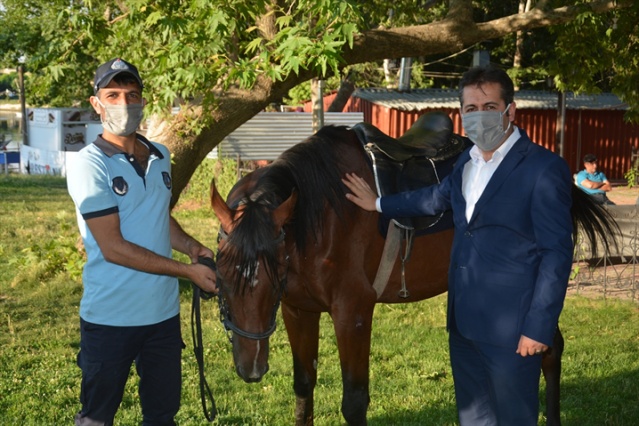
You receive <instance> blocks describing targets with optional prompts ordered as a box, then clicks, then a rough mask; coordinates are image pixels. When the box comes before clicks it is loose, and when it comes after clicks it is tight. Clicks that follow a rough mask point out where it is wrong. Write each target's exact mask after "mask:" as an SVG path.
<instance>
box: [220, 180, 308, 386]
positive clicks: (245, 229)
mask: <svg viewBox="0 0 639 426" xmlns="http://www.w3.org/2000/svg"><path fill="white" fill-rule="evenodd" d="M233 194H242V190H237V189H236V190H235V191H234V192H233ZM262 195H263V194H261V193H258V192H254V193H253V194H252V195H248V196H246V195H242V196H241V199H238V200H233V198H234V197H233V196H230V197H229V201H230V203H231V205H233V206H235V205H236V206H237V207H235V208H231V207H229V205H227V203H226V202H225V201H224V200H223V199H222V197H221V196H220V194H219V193H218V192H217V190H216V188H215V184H214V183H212V184H211V206H212V207H213V211H214V212H215V214H216V215H217V217H218V219H219V221H220V232H219V237H218V252H217V286H218V289H219V293H218V301H219V307H220V316H221V321H222V322H223V324H224V327H225V328H226V329H227V331H228V332H229V335H230V336H229V337H230V339H231V342H232V345H233V361H234V362H235V369H236V371H237V374H238V375H239V376H240V377H241V378H242V379H244V380H245V381H246V382H257V381H260V380H261V379H262V376H264V374H266V372H267V371H268V351H269V340H268V339H269V336H270V335H271V334H272V333H273V332H274V331H275V318H276V313H277V310H278V308H279V304H280V300H281V298H282V292H283V291H284V288H285V285H286V273H287V268H288V256H287V253H286V244H285V243H286V242H285V237H286V236H285V233H284V224H285V223H286V222H287V221H288V220H289V218H290V217H291V215H292V213H293V210H294V207H295V201H296V196H295V194H292V195H291V196H290V197H289V198H288V199H287V200H285V201H284V202H282V203H281V204H279V205H276V206H274V205H272V204H271V203H270V202H269V200H272V197H268V196H262Z"/></svg>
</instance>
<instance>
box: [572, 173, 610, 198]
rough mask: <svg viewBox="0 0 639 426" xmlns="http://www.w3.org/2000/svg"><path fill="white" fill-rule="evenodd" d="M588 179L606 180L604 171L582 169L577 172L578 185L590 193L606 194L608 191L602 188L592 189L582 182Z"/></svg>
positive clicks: (591, 180)
mask: <svg viewBox="0 0 639 426" xmlns="http://www.w3.org/2000/svg"><path fill="white" fill-rule="evenodd" d="M586 179H588V180H589V181H590V182H604V181H606V180H608V179H606V175H605V174H604V173H603V172H600V171H596V172H594V173H588V172H587V171H586V170H582V171H580V172H579V173H577V185H578V186H579V188H580V189H581V190H583V191H585V192H587V193H588V194H604V193H605V192H606V191H604V190H602V189H592V188H586V187H585V186H583V185H582V184H581V182H583V181H584V180H586Z"/></svg>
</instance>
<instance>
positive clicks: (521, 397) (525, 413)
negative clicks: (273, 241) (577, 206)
mask: <svg viewBox="0 0 639 426" xmlns="http://www.w3.org/2000/svg"><path fill="white" fill-rule="evenodd" d="M460 101H461V111H460V112H461V117H462V125H463V127H464V130H465V132H466V135H467V136H468V138H469V139H470V140H471V141H472V142H473V143H474V146H473V147H472V148H470V149H469V150H467V151H465V152H464V153H462V155H461V156H460V157H459V159H458V160H457V163H456V164H455V167H454V170H453V171H452V173H451V174H450V175H449V176H447V177H446V178H444V179H443V180H442V182H441V183H440V184H439V185H433V186H430V187H428V188H422V189H418V190H416V191H411V192H405V193H400V194H396V195H391V196H384V197H382V198H377V195H376V194H375V193H374V192H373V191H372V190H371V189H370V187H369V186H368V184H367V183H366V182H365V181H364V180H363V179H361V178H360V177H358V176H356V175H353V174H347V175H346V177H345V179H344V183H345V185H347V187H348V188H349V189H350V191H351V192H352V193H351V194H348V195H347V198H348V199H349V200H351V201H353V202H354V203H355V204H357V205H359V206H360V207H362V208H364V209H366V210H369V211H375V210H377V211H380V212H383V213H384V214H386V215H388V216H392V217H393V216H394V217H408V216H421V215H435V214H438V213H440V212H443V211H445V210H448V209H452V213H453V221H454V225H455V237H454V241H453V247H452V251H451V261H450V268H449V287H448V321H447V326H448V330H449V347H450V358H451V366H452V370H453V379H454V382H455V396H456V400H457V411H458V415H459V420H460V424H461V425H462V426H476V425H517V426H536V425H537V418H538V412H539V397H538V392H539V376H540V371H541V354H542V353H543V352H544V351H545V350H547V349H548V347H549V346H550V345H551V344H552V341H553V336H554V334H555V330H556V328H557V323H558V320H559V314H560V312H561V310H562V308H563V302H564V298H565V295H566V289H567V286H568V277H569V275H570V270H571V267H572V252H573V243H572V220H571V214H570V207H571V204H572V197H571V189H572V179H571V175H570V171H569V169H568V165H567V164H566V162H565V161H564V160H563V159H562V158H560V157H559V156H557V155H555V154H554V153H552V152H550V151H548V150H546V149H544V148H543V147H541V146H539V145H537V144H534V143H533V142H532V141H531V140H530V139H529V138H528V136H527V135H526V133H525V132H524V131H523V130H522V129H519V128H518V127H516V126H515V125H514V120H515V112H516V104H515V101H514V88H513V82H512V80H511V79H510V78H509V77H508V75H507V74H506V73H505V72H504V71H502V70H500V69H497V68H493V67H487V68H483V67H477V68H472V69H471V70H469V71H467V72H466V73H465V74H464V76H463V77H462V80H461V83H460ZM414 261H421V262H428V261H429V259H414Z"/></svg>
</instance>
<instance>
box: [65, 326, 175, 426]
mask: <svg viewBox="0 0 639 426" xmlns="http://www.w3.org/2000/svg"><path fill="white" fill-rule="evenodd" d="M183 348H184V343H183V342H182V336H181V330H180V317H179V315H177V316H175V317H173V318H170V319H168V320H166V321H163V322H161V323H158V324H153V325H148V326H140V327H111V326H105V325H98V324H92V323H89V322H86V321H84V320H82V319H80V352H79V354H78V366H79V367H80V369H81V370H82V385H81V389H80V402H81V403H82V410H81V411H80V413H78V415H76V418H75V421H76V425H112V424H113V421H114V417H115V413H116V412H117V410H118V407H119V406H120V403H121V402H122V396H123V393H124V387H125V385H126V382H127V379H128V377H129V373H130V371H131V365H132V364H133V363H134V362H135V367H136V371H137V374H138V376H139V377H140V382H139V387H138V389H139V396H140V403H141V405H142V417H143V423H142V424H143V425H148V426H151V425H154V426H155V425H157V426H160V425H162V426H164V425H171V426H172V425H175V421H174V417H175V415H176V414H177V412H178V410H179V408H180V396H181V387H182V367H181V353H182V349H183Z"/></svg>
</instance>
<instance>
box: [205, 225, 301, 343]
mask: <svg viewBox="0 0 639 426" xmlns="http://www.w3.org/2000/svg"><path fill="white" fill-rule="evenodd" d="M285 238H286V233H285V232H284V229H282V230H281V232H280V235H279V236H278V237H277V238H276V239H275V240H274V241H273V243H274V244H282V243H284V240H285ZM226 239H228V234H227V233H226V232H225V231H224V230H223V229H222V228H220V231H219V233H218V243H219V242H220V241H221V240H226ZM220 257H221V252H220V251H219V250H218V252H217V257H216V261H217V262H218V263H219V260H220ZM286 263H287V264H286V271H288V256H286ZM216 274H217V280H216V284H217V288H218V294H217V303H218V307H219V309H220V322H222V325H224V329H225V330H226V332H227V335H228V338H229V341H230V342H231V343H232V342H233V334H237V335H238V336H241V337H245V338H247V339H252V340H262V339H267V338H269V337H270V336H271V335H272V334H273V333H274V332H275V328H276V326H277V324H276V318H277V310H278V309H279V307H280V302H281V301H282V294H283V292H284V288H285V287H286V273H285V274H284V277H283V278H282V279H281V280H280V282H279V283H278V289H277V292H278V294H277V299H276V302H275V303H274V305H273V311H272V313H271V320H270V324H269V328H268V329H267V330H266V331H263V332H261V333H252V332H249V331H245V330H242V329H241V328H239V327H238V326H237V325H235V324H234V323H233V319H232V317H231V312H230V309H229V305H228V302H227V299H226V296H225V294H224V290H223V287H222V285H221V283H222V278H221V277H220V274H219V271H216Z"/></svg>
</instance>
